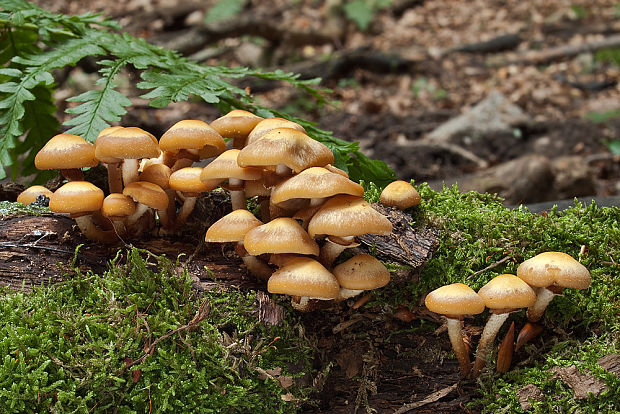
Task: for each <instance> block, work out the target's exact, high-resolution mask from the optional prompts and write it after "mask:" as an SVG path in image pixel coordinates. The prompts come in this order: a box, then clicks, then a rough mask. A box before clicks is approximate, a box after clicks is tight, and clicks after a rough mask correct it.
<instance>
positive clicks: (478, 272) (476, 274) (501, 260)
mask: <svg viewBox="0 0 620 414" xmlns="http://www.w3.org/2000/svg"><path fill="white" fill-rule="evenodd" d="M510 259H512V256H504V257H502V258H501V259H500V260H498V261H497V262H495V263H492V264H490V265H488V266H487V267H485V268H484V269H481V270H478V271H477V272H474V273H472V274H471V275H469V276H467V279H471V278H473V277H474V276H478V275H479V274H480V273H484V272H486V271H487V270H491V269H493V268H494V267H497V266H499V265H501V264H502V263H504V262H505V261H506V260H510Z"/></svg>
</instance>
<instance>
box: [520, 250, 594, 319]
mask: <svg viewBox="0 0 620 414" xmlns="http://www.w3.org/2000/svg"><path fill="white" fill-rule="evenodd" d="M517 276H518V277H520V278H521V279H523V280H524V281H525V282H526V283H527V284H528V285H530V286H532V287H534V290H535V292H536V302H534V304H533V305H532V306H530V307H529V308H528V310H527V319H528V320H529V321H530V322H537V321H539V320H540V318H542V315H543V313H544V312H545V309H547V306H548V305H549V303H550V302H551V301H552V300H553V297H554V296H556V295H559V294H561V293H562V289H564V288H571V289H587V288H588V287H589V286H590V282H591V280H592V279H591V277H590V272H589V271H588V269H586V267H585V266H584V265H582V264H581V263H579V262H578V261H577V260H575V259H573V257H572V256H570V255H568V254H566V253H562V252H544V253H540V254H538V255H536V256H534V257H532V258H529V259H527V260H526V261H524V262H523V263H521V264H520V265H519V267H518V268H517Z"/></svg>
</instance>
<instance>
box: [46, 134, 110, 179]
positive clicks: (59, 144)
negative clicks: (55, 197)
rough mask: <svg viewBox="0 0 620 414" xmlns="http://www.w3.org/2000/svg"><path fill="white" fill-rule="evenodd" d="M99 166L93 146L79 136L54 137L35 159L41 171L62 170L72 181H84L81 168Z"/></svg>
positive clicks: (61, 135) (63, 135)
mask: <svg viewBox="0 0 620 414" xmlns="http://www.w3.org/2000/svg"><path fill="white" fill-rule="evenodd" d="M97 164H99V161H97V159H96V158H95V148H94V147H93V144H91V143H90V142H87V141H86V140H85V139H84V138H82V137H80V136H78V135H71V134H59V135H56V136H54V137H52V138H51V139H50V140H49V141H47V143H46V144H45V145H44V146H43V148H41V149H40V150H39V152H38V153H37V155H36V156H35V157H34V165H35V167H37V169H39V170H60V172H61V174H62V175H63V177H65V178H66V179H68V180H71V181H78V180H83V179H84V174H83V173H82V170H81V168H83V167H94V166H96V165H97Z"/></svg>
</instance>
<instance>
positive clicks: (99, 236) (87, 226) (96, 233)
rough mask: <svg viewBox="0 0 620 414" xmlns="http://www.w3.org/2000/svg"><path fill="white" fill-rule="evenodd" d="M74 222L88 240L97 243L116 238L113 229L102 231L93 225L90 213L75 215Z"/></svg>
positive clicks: (108, 241)
mask: <svg viewBox="0 0 620 414" xmlns="http://www.w3.org/2000/svg"><path fill="white" fill-rule="evenodd" d="M75 222H76V223H77V225H78V227H79V228H80V231H81V232H82V234H83V235H84V236H86V238H87V239H89V240H92V241H95V242H99V243H114V242H116V240H117V237H116V233H114V231H113V230H107V231H103V230H101V229H99V228H98V227H97V226H95V225H94V223H93V221H92V219H91V216H90V215H87V216H80V217H75Z"/></svg>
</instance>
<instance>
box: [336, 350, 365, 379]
mask: <svg viewBox="0 0 620 414" xmlns="http://www.w3.org/2000/svg"><path fill="white" fill-rule="evenodd" d="M362 354H363V353H362V352H359V350H356V349H344V350H342V351H341V352H340V353H339V354H338V355H336V358H335V359H336V362H337V363H338V365H339V366H340V368H341V369H342V370H343V371H344V373H345V375H346V377H347V378H353V377H354V376H356V375H358V374H359V373H360V372H361V370H362V365H363V363H364V362H363V361H362Z"/></svg>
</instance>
